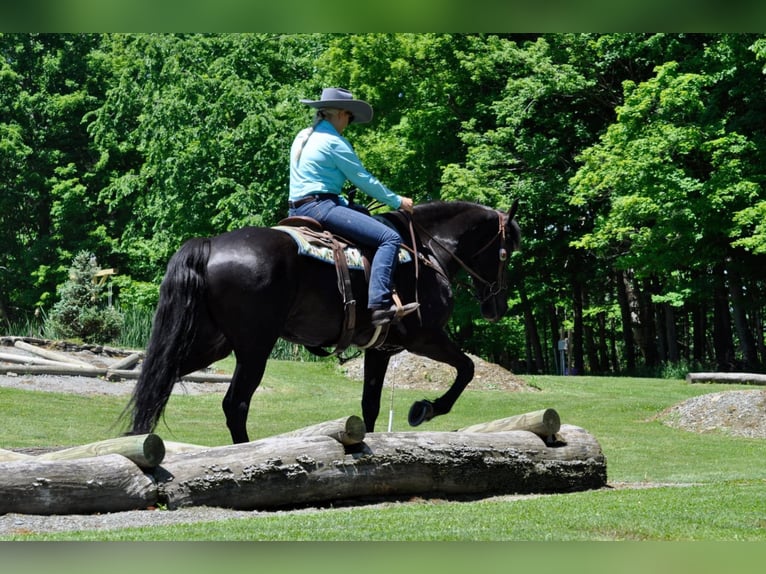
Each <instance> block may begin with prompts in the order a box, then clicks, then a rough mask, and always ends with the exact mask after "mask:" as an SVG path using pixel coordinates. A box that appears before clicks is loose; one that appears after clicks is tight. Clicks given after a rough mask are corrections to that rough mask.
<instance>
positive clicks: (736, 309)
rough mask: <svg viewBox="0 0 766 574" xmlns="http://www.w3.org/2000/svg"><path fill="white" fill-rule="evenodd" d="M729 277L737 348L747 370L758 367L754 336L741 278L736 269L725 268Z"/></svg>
mask: <svg viewBox="0 0 766 574" xmlns="http://www.w3.org/2000/svg"><path fill="white" fill-rule="evenodd" d="M727 277H728V279H729V294H730V296H731V307H732V311H733V317H734V327H735V328H736V330H737V338H738V339H739V348H740V350H741V352H742V362H743V363H744V365H745V368H746V369H747V370H749V371H753V370H757V369H758V354H757V352H756V349H755V337H753V332H752V331H751V330H750V326H749V325H748V320H747V313H746V310H745V306H746V304H745V297H744V294H743V291H742V278H741V277H740V275H739V272H738V271H737V270H736V269H732V268H731V267H730V268H729V269H727Z"/></svg>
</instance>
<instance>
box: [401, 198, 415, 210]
mask: <svg viewBox="0 0 766 574" xmlns="http://www.w3.org/2000/svg"><path fill="white" fill-rule="evenodd" d="M399 209H401V210H402V211H404V212H406V213H412V199H411V198H409V197H402V204H401V205H400V206H399Z"/></svg>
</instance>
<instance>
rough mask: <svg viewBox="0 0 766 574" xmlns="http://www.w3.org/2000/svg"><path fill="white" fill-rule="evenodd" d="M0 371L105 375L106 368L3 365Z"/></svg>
mask: <svg viewBox="0 0 766 574" xmlns="http://www.w3.org/2000/svg"><path fill="white" fill-rule="evenodd" d="M0 372H3V373H17V374H19V375H75V376H78V375H79V376H83V377H105V376H106V369H104V368H101V367H92V366H80V365H74V364H68V365H67V364H63V363H62V364H61V365H60V366H59V365H53V364H51V365H19V366H14V365H3V366H2V367H0Z"/></svg>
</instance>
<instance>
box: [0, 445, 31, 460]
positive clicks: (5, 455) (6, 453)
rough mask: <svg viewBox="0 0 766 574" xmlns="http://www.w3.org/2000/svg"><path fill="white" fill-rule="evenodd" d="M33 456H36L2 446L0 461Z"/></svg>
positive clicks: (25, 458)
mask: <svg viewBox="0 0 766 574" xmlns="http://www.w3.org/2000/svg"><path fill="white" fill-rule="evenodd" d="M31 458H34V456H33V455H31V454H26V453H23V452H16V451H13V450H5V449H4V448H0V462H10V461H12V460H29V459H31Z"/></svg>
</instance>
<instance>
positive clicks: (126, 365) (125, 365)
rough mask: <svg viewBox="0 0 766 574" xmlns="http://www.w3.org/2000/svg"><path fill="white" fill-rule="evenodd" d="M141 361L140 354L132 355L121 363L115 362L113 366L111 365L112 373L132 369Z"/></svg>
mask: <svg viewBox="0 0 766 574" xmlns="http://www.w3.org/2000/svg"><path fill="white" fill-rule="evenodd" d="M140 359H141V355H140V354H139V353H131V354H130V355H128V356H127V357H123V358H122V359H120V360H119V361H115V362H114V363H112V364H111V365H109V370H110V371H119V370H121V369H132V368H133V367H135V366H136V365H137V364H138V361H139V360H140Z"/></svg>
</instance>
